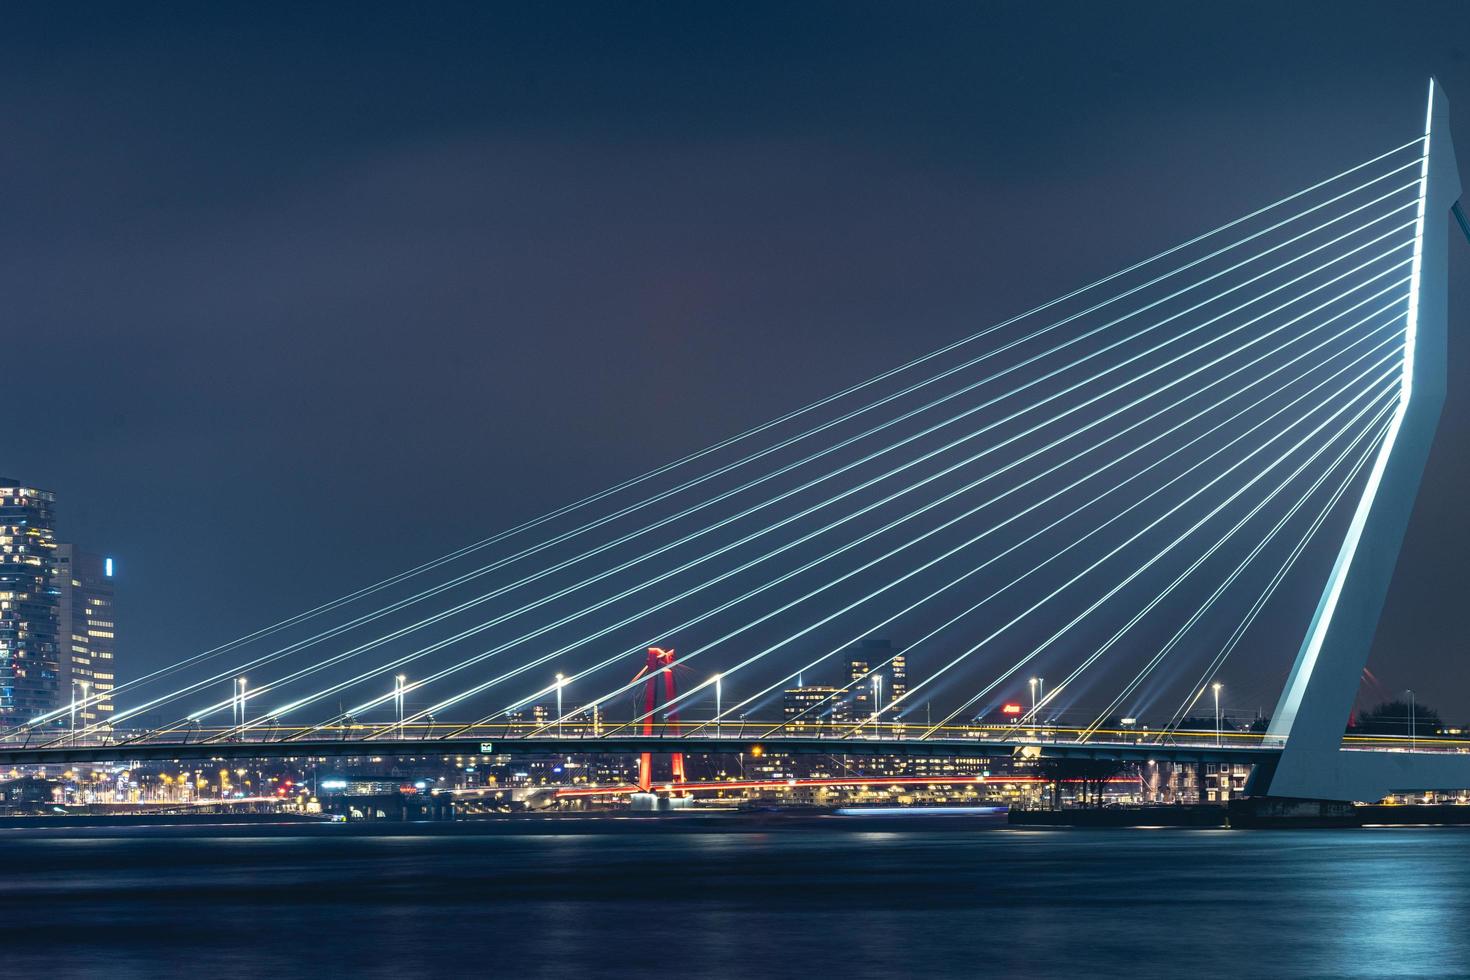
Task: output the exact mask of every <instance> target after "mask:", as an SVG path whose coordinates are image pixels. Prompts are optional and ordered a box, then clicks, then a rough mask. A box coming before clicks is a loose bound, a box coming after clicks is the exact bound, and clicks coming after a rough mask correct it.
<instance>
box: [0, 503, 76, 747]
mask: <svg viewBox="0 0 1470 980" xmlns="http://www.w3.org/2000/svg"><path fill="white" fill-rule="evenodd" d="M55 508H56V495H55V494H53V493H51V492H50V491H49V490H40V489H37V488H35V487H27V486H25V485H23V484H22V483H20V481H18V480H12V479H7V478H4V477H0V727H9V726H14V725H18V724H22V723H24V722H26V721H29V720H30V719H32V718H34V717H36V716H37V715H41V714H44V713H46V712H48V711H52V710H54V709H56V708H58V707H60V704H61V702H62V700H63V695H62V692H61V662H60V661H61V644H60V642H59V639H60V637H59V632H60V622H59V615H58V611H57V598H58V597H57V592H56V588H55V584H54V582H53V580H52V572H53V569H54V568H55V557H56V531H55Z"/></svg>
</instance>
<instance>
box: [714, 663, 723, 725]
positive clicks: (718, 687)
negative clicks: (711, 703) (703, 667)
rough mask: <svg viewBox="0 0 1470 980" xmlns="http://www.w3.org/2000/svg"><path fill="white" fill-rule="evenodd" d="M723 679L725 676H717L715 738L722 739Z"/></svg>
mask: <svg viewBox="0 0 1470 980" xmlns="http://www.w3.org/2000/svg"><path fill="white" fill-rule="evenodd" d="M723 679H724V675H722V674H716V675H715V738H719V737H720V714H721V712H720V693H721V692H720V682H721V681H722V680H723Z"/></svg>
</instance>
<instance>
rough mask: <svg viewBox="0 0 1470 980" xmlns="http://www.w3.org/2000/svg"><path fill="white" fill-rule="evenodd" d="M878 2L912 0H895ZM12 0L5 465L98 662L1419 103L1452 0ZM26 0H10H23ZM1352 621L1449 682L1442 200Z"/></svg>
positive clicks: (684, 429) (1467, 423)
mask: <svg viewBox="0 0 1470 980" xmlns="http://www.w3.org/2000/svg"><path fill="white" fill-rule="evenodd" d="M916 6H917V7H918V9H917V10H916V9H914V8H915V7H916ZM1042 6H1043V5H1038V4H1030V3H1027V4H1000V3H985V4H978V3H968V4H939V3H931V4H923V5H908V4H883V5H877V4H860V3H841V4H836V3H834V4H821V3H803V4H792V3H779V4H759V3H742V4H727V5H723V6H718V7H717V6H714V5H708V6H703V5H679V4H664V5H651V4H645V5H617V4H592V5H587V6H585V7H584V6H580V5H574V4H560V5H549V4H526V5H511V4H473V5H463V6H460V5H454V4H435V5H423V6H420V5H407V4H391V5H382V6H380V7H374V6H373V5H370V4H361V5H353V6H351V7H348V6H343V7H341V8H339V12H337V13H331V12H328V11H326V10H323V9H306V8H305V7H276V8H272V7H271V6H269V5H259V4H251V5H239V6H238V7H234V8H233V9H226V5H223V4H204V5H181V6H179V7H177V8H176V9H172V10H170V9H168V8H167V7H165V6H164V5H155V4H148V5H137V4H129V5H122V4H119V5H111V6H102V5H87V4H79V5H71V6H70V7H69V10H68V11H60V10H58V9H56V8H55V7H54V6H52V5H14V4H12V5H8V6H7V7H6V9H5V11H4V13H3V15H0V118H3V119H4V121H5V125H4V138H3V139H0V179H3V187H4V194H3V196H0V202H3V203H0V296H3V309H4V320H3V323H4V326H3V333H0V378H3V389H0V390H3V392H4V402H5V418H6V425H5V428H4V439H3V440H0V473H4V474H6V475H10V476H15V477H17V478H19V479H21V480H23V481H26V482H29V483H32V484H37V485H41V486H44V487H48V488H51V489H54V490H55V491H56V492H57V494H58V498H59V503H58V514H59V521H60V526H61V536H62V538H64V539H66V540H74V541H77V542H79V543H81V544H83V545H85V546H88V547H91V548H94V549H99V550H105V551H107V552H108V553H111V554H113V555H115V556H116V558H117V561H118V563H119V564H118V567H119V570H120V579H119V582H120V584H119V589H120V592H121V600H120V606H121V613H120V619H121V622H120V636H121V638H122V645H121V649H120V679H122V680H126V679H128V678H129V677H130V676H134V675H135V674H136V673H139V672H141V671H143V670H145V669H151V668H154V667H157V666H161V665H162V664H165V663H168V662H171V661H173V660H175V659H177V658H179V657H182V656H185V655H187V654H190V653H193V652H196V651H197V650H198V649H200V648H202V647H204V646H208V645H211V644H213V643H217V642H220V641H222V640H226V639H229V638H231V637H233V636H235V635H238V634H240V633H242V632H245V631H247V630H250V629H253V628H255V627H257V626H260V625H263V624H265V623H267V622H271V621H274V620H275V619H278V618H280V617H281V616H284V615H288V614H290V613H292V612H295V611H297V610H299V609H301V608H305V607H307V606H309V605H313V604H315V603H317V602H320V601H323V600H326V599H329V598H331V597H333V596H335V595H338V594H340V593H342V592H345V591H347V590H348V589H350V588H355V587H357V586H360V585H363V584H366V583H368V582H371V581H373V580H376V579H378V578H381V577H382V576H384V575H387V574H391V573H392V572H395V571H398V570H400V569H402V568H404V567H407V566H408V565H411V564H414V563H416V562H419V561H422V560H425V559H428V558H431V557H433V556H435V555H438V554H440V553H442V552H444V551H447V550H449V549H452V548H454V547H457V546H459V545H461V544H464V543H466V542H468V541H472V540H475V539H478V538H481V537H484V536H485V535H487V534H489V533H492V532H494V531H496V530H498V529H500V528H502V527H504V526H507V525H509V524H512V523H514V522H516V521H518V520H520V519H523V518H525V517H528V516H532V515H534V514H536V513H539V512H541V511H543V510H545V509H546V508H547V507H549V506H553V505H555V504H559V503H562V502H565V501H569V500H572V499H575V498H577V497H580V496H582V495H584V494H586V493H588V492H591V491H594V490H596V489H599V488H600V487H602V486H605V485H607V484H610V483H613V482H616V481H617V480H620V479H623V478H625V477H628V476H631V475H633V474H635V473H638V472H642V471H643V470H645V469H648V468H649V467H651V466H655V465H657V464H659V463H661V462H664V461H666V460H668V459H671V458H673V457H675V456H677V455H680V454H682V453H684V452H687V451H689V450H692V449H695V448H697V447H699V446H702V445H705V444H707V443H710V442H713V441H715V440H717V439H720V438H722V437H724V436H726V435H729V434H732V433H734V432H737V431H739V430H741V429H744V428H746V427H747V426H749V425H752V424H755V423H757V422H760V421H762V420H763V419H765V418H767V417H770V416H772V415H775V414H777V413H779V412H781V411H784V410H787V409H790V408H794V407H797V406H799V405H801V404H804V403H806V402H807V401H810V400H811V399H812V398H813V397H815V396H817V395H819V394H822V393H825V392H827V391H829V390H832V389H836V388H839V387H842V386H844V385H846V384H848V383H851V382H854V381H857V380H859V379H861V378H864V377H867V376H869V375H871V374H873V373H876V372H878V371H880V370H883V369H884V368H886V367H888V366H890V365H892V364H895V363H898V362H899V361H901V360H904V359H907V358H908V357H911V356H913V355H916V354H919V353H922V352H924V351H927V350H929V349H931V348H934V347H937V346H940V345H942V344H944V343H947V342H949V341H952V340H954V339H956V338H958V337H960V336H963V335H965V334H967V333H969V332H971V331H973V330H975V329H977V328H978V327H980V326H982V325H984V324H986V323H989V322H993V321H996V320H999V319H1002V318H1004V317H1006V316H1008V315H1010V314H1013V313H1015V312H1018V311H1020V310H1022V309H1024V308H1027V307H1029V306H1032V305H1034V304H1035V303H1037V302H1040V301H1043V300H1045V299H1047V298H1048V297H1050V296H1053V295H1056V294H1058V293H1061V292H1064V291H1066V290H1068V289H1071V288H1072V287H1074V286H1077V285H1080V284H1082V283H1085V282H1088V281H1091V280H1092V279H1095V278H1097V277H1099V276H1101V275H1104V274H1106V273H1107V272H1109V271H1111V270H1113V269H1115V268H1117V267H1119V266H1122V265H1124V264H1127V263H1129V262H1132V261H1134V260H1136V259H1138V258H1140V257H1143V256H1146V255H1149V254H1151V253H1153V252H1156V251H1158V250H1159V249H1161V248H1163V247H1166V246H1168V245H1170V244H1172V243H1173V242H1175V241H1178V240H1181V239H1184V238H1188V237H1190V236H1192V235H1194V234H1196V233H1198V232H1200V231H1202V230H1205V229H1207V228H1210V227H1213V226H1215V225H1217V224H1219V223H1221V222H1222V221H1225V220H1228V219H1230V218H1232V217H1234V216H1235V215H1237V214H1239V213H1242V212H1245V211H1248V210H1250V209H1252V208H1255V207H1257V206H1259V205H1261V204H1264V203H1267V202H1269V201H1272V200H1275V199H1276V198H1278V197H1281V196H1282V195H1284V194H1286V193H1289V192H1291V191H1292V190H1294V189H1296V188H1297V187H1299V186H1302V185H1304V184H1307V183H1310V182H1312V181H1314V180H1317V179H1319V178H1321V177H1324V176H1327V175H1330V174H1333V173H1336V172H1338V171H1339V170H1342V169H1343V168H1345V167H1346V166H1348V165H1350V164H1352V163H1355V162H1357V161H1359V160H1362V159H1364V158H1366V157H1368V156H1371V155H1373V154H1375V153H1378V152H1381V151H1383V150H1386V149H1388V148H1390V147H1393V146H1397V145H1399V144H1401V143H1403V142H1405V141H1407V140H1409V139H1411V138H1413V137H1414V136H1416V135H1418V133H1419V131H1420V127H1421V123H1422V118H1423V101H1424V94H1425V90H1426V84H1427V78H1428V76H1429V75H1430V74H1434V75H1436V76H1438V77H1439V78H1440V79H1441V81H1442V82H1443V83H1444V84H1445V86H1446V88H1447V90H1448V92H1449V95H1450V99H1451V101H1452V105H1453V106H1454V110H1455V119H1456V126H1457V128H1458V132H1459V139H1460V157H1461V160H1462V162H1463V161H1466V160H1470V57H1467V51H1470V7H1467V5H1466V4H1465V3H1464V2H1463V0H1447V2H1419V3H1413V4H1405V3H1382V4H1351V3H1339V4H1332V5H1320V4H1281V3H1262V4H1244V3H1239V4H1237V3H1219V4H1213V5H1209V9H1208V10H1207V9H1206V5H1203V4H1158V5H1148V4H1129V5H1126V7H1127V9H1126V10H1125V9H1123V5H1115V4H1096V3H1077V4H1052V5H1047V6H1046V9H1045V10H1043V9H1042ZM23 8H24V9H23ZM1459 245H1460V246H1461V247H1456V248H1453V249H1452V250H1451V273H1452V282H1451V295H1450V305H1451V328H1452V340H1451V346H1452V352H1453V354H1452V360H1451V363H1450V378H1451V380H1450V394H1449V402H1448V405H1447V409H1446V418H1445V421H1444V423H1443V425H1442V427H1441V434H1440V438H1439V442H1438V446H1437V449H1436V455H1435V458H1434V460H1433V462H1432V463H1431V466H1430V470H1429V472H1428V474H1427V476H1426V481H1425V489H1424V491H1423V493H1422V495H1421V498H1420V503H1419V507H1418V511H1417V512H1416V516H1415V520H1414V525H1413V527H1412V529H1411V531H1410V536H1409V540H1408V542H1407V544H1406V548H1405V552H1404V557H1403V559H1402V561H1401V563H1400V573H1399V576H1398V580H1397V582H1396V585H1395V590H1394V592H1393V594H1392V596H1391V598H1390V601H1389V606H1388V609H1387V611H1386V614H1385V619H1384V624H1383V627H1382V629H1381V631H1380V635H1379V638H1378V644H1377V649H1376V651H1375V654H1374V659H1373V667H1374V670H1375V671H1376V673H1377V675H1378V676H1379V678H1380V679H1381V681H1382V684H1383V686H1384V689H1385V690H1390V691H1391V690H1392V689H1395V688H1402V687H1405V686H1411V687H1414V688H1416V689H1419V690H1422V691H1424V692H1433V693H1432V694H1429V693H1425V694H1424V695H1422V699H1423V700H1425V701H1429V702H1432V703H1434V704H1436V705H1438V706H1441V707H1442V709H1443V710H1444V713H1445V714H1447V715H1449V716H1452V717H1454V718H1456V719H1459V718H1461V717H1462V716H1464V717H1470V671H1467V670H1466V668H1465V657H1466V654H1467V651H1470V625H1467V624H1466V620H1465V618H1464V616H1463V615H1462V612H1463V608H1464V597H1465V587H1466V586H1465V582H1466V577H1465V575H1464V567H1465V566H1464V555H1465V552H1466V549H1467V546H1470V516H1467V512H1466V508H1465V506H1464V488H1465V486H1466V485H1467V481H1470V454H1467V453H1466V452H1464V450H1463V448H1462V447H1464V446H1465V445H1466V441H1467V439H1470V384H1467V383H1466V381H1467V379H1470V360H1467V359H1466V357H1465V355H1464V350H1465V348H1464V346H1463V345H1462V344H1459V343H1457V341H1459V340H1461V339H1463V338H1464V337H1466V336H1470V335H1467V334H1466V329H1467V328H1470V246H1465V243H1463V242H1461V243H1459Z"/></svg>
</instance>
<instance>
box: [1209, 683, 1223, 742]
mask: <svg viewBox="0 0 1470 980" xmlns="http://www.w3.org/2000/svg"><path fill="white" fill-rule="evenodd" d="M1222 686H1223V685H1221V683H1220V682H1219V681H1216V682H1215V683H1213V684H1211V685H1210V688H1211V689H1212V690H1213V691H1214V692H1215V744H1216V745H1217V746H1218V745H1219V744H1220V688H1221V687H1222Z"/></svg>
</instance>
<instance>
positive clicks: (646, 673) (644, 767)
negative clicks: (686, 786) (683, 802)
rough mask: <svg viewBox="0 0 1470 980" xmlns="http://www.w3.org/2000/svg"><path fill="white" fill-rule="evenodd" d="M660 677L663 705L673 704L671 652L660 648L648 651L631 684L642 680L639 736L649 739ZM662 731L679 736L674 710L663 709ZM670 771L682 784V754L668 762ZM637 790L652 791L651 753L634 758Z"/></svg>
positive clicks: (675, 690)
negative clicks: (635, 761)
mask: <svg viewBox="0 0 1470 980" xmlns="http://www.w3.org/2000/svg"><path fill="white" fill-rule="evenodd" d="M660 674H662V675H663V678H664V705H665V706H667V705H671V704H673V703H674V698H675V696H676V695H677V694H678V685H677V684H676V683H675V682H674V651H673V650H665V649H663V648H662V647H649V648H648V661H647V662H646V663H645V664H644V665H643V667H642V668H641V669H640V670H639V671H638V673H636V674H634V675H633V680H634V681H637V680H638V679H639V678H643V679H644V680H643V709H642V711H641V712H640V713H641V714H643V715H644V719H643V734H644V735H652V734H653V725H654V718H655V716H656V715H657V714H658V678H659V675H660ZM664 723H665V727H666V728H667V729H668V730H669V731H670V732H671V733H672V734H673V735H675V736H677V735H678V734H679V720H678V716H677V711H676V710H675V709H674V708H670V707H665V714H664ZM670 761H671V763H672V769H673V777H674V778H673V781H674V782H675V783H682V782H683V781H684V753H683V752H675V753H674V754H673V758H672V759H671V760H670ZM638 788H639V789H641V790H643V791H644V792H645V793H647V792H649V791H650V790H652V789H653V753H652V752H644V753H643V754H642V755H640V756H639V757H638Z"/></svg>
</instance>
